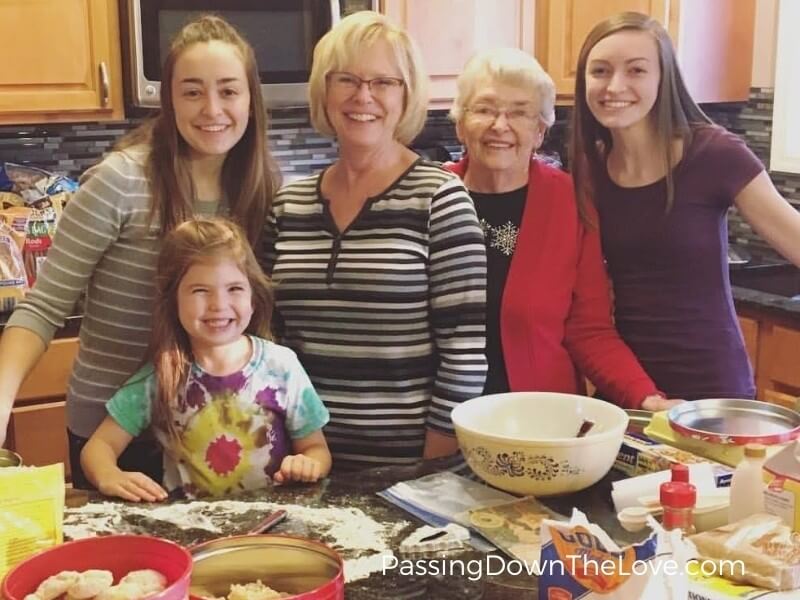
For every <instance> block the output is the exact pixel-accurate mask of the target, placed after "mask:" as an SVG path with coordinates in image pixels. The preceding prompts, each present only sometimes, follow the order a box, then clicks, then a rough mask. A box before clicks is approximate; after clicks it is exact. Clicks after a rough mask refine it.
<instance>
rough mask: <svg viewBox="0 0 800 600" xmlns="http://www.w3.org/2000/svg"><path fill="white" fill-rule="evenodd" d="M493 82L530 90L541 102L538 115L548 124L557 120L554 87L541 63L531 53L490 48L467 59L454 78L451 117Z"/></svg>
mask: <svg viewBox="0 0 800 600" xmlns="http://www.w3.org/2000/svg"><path fill="white" fill-rule="evenodd" d="M487 80H488V81H496V82H499V83H505V84H508V85H513V86H517V87H520V88H524V89H527V90H530V91H531V93H532V94H534V95H535V97H536V99H537V100H538V101H539V104H540V113H539V114H540V118H541V119H542V122H543V123H544V124H545V125H546V126H547V127H550V126H551V125H552V124H553V123H554V122H555V120H556V113H555V106H556V86H555V84H554V83H553V79H552V78H551V77H550V75H548V74H547V72H546V71H545V70H544V69H543V68H542V65H540V64H539V62H538V61H537V60H536V59H535V58H534V57H533V56H531V55H530V54H528V53H526V52H523V51H522V50H519V49H517V48H492V49H490V50H484V51H482V52H479V53H478V54H476V55H474V56H473V57H472V58H470V59H469V61H467V64H466V66H465V67H464V70H463V71H462V72H461V75H459V76H458V80H457V81H456V86H457V90H456V97H455V99H454V100H453V105H452V106H451V107H450V118H451V119H452V120H453V121H458V120H459V119H461V117H462V116H463V114H464V109H465V108H466V107H467V105H468V104H469V103H470V102H471V101H472V98H473V97H474V96H475V94H476V93H477V92H478V91H479V87H480V85H481V84H483V83H485V82H486V81H487Z"/></svg>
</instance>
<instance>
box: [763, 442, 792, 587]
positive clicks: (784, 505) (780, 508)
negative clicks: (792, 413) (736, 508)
mask: <svg viewBox="0 0 800 600" xmlns="http://www.w3.org/2000/svg"><path fill="white" fill-rule="evenodd" d="M797 448H798V446H796V445H795V444H790V445H788V446H786V447H785V448H784V449H783V450H781V451H780V452H779V453H778V454H776V455H775V456H772V457H770V458H768V459H767V462H766V463H764V481H766V482H767V483H768V484H769V485H768V486H767V489H766V491H765V492H764V510H766V512H768V513H769V514H771V515H775V516H778V517H780V518H781V519H783V522H784V523H786V524H787V525H788V526H789V527H791V528H792V530H794V531H798V532H800V462H798V460H797V456H796V455H795V451H796V450H797ZM798 598H800V593H799V594H798Z"/></svg>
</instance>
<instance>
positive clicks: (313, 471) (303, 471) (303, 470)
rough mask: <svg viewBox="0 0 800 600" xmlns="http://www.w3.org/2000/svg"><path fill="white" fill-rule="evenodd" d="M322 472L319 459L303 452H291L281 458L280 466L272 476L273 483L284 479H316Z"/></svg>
mask: <svg viewBox="0 0 800 600" xmlns="http://www.w3.org/2000/svg"><path fill="white" fill-rule="evenodd" d="M321 474H322V466H321V465H320V464H319V461H317V460H314V459H313V458H310V457H308V456H306V455H305V454H292V455H289V456H287V457H286V458H284V459H283V462H282V463H281V468H280V469H279V470H278V471H275V475H274V476H273V477H272V479H273V481H275V483H285V482H286V481H307V482H311V481H316V480H317V479H319V478H320V475H321Z"/></svg>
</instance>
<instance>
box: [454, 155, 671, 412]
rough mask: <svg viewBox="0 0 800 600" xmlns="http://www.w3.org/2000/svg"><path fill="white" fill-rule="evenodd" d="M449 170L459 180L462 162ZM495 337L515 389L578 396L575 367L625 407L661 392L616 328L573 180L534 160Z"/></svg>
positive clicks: (594, 235)
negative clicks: (497, 338)
mask: <svg viewBox="0 0 800 600" xmlns="http://www.w3.org/2000/svg"><path fill="white" fill-rule="evenodd" d="M446 167H447V168H448V169H450V170H451V171H453V172H454V173H457V174H458V175H460V176H461V177H463V176H464V174H465V173H466V170H467V159H466V158H465V159H463V160H461V161H460V162H458V163H455V164H448V165H446ZM500 334H501V335H500V339H501V343H502V347H503V357H504V359H505V363H506V372H507V374H508V383H509V385H510V388H511V390H512V391H525V390H531V391H532V390H535V391H551V392H567V393H583V391H584V385H583V379H582V378H581V377H580V375H579V373H578V372H577V370H576V368H575V365H577V367H578V368H579V369H580V371H581V372H582V373H583V374H584V375H585V376H586V377H588V378H589V380H590V381H591V382H592V383H594V385H596V386H597V389H598V391H599V392H600V394H601V395H602V396H603V397H605V398H608V399H609V400H612V401H614V402H616V403H617V404H619V405H620V406H623V407H625V408H638V407H639V406H640V405H641V403H642V400H644V398H645V397H647V396H649V395H651V394H656V393H658V389H657V388H656V386H655V384H654V383H653V381H652V379H650V377H648V375H647V373H645V372H644V370H643V369H642V367H641V365H640V364H639V361H638V360H637V359H636V357H635V356H634V355H633V353H632V352H631V350H630V349H629V348H628V347H627V346H626V345H625V343H624V342H623V341H622V339H620V337H619V334H618V333H617V330H616V329H615V328H614V325H613V323H612V317H611V297H610V293H609V286H608V279H607V276H606V272H605V266H604V264H603V258H602V253H601V250H600V235H599V232H598V231H597V229H596V228H589V227H585V226H584V225H583V224H582V223H581V221H580V219H579V217H578V210H577V204H576V201H575V194H574V192H573V188H572V180H571V179H570V177H569V175H567V174H566V173H564V172H563V171H560V170H558V169H556V168H554V167H551V166H549V165H546V164H544V163H542V162H540V161H537V160H536V159H533V160H532V161H531V165H530V171H529V179H528V196H527V199H526V201H525V209H524V211H523V214H522V224H521V226H520V232H519V235H518V237H517V246H516V250H515V251H514V256H513V258H512V259H511V267H510V268H509V272H508V279H507V280H506V285H505V289H504V290H503V301H502V307H501V311H500Z"/></svg>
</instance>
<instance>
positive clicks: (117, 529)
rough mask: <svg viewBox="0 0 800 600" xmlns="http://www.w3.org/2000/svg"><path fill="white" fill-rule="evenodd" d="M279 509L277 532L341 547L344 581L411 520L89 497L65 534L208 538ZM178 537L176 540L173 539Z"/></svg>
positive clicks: (371, 563)
mask: <svg viewBox="0 0 800 600" xmlns="http://www.w3.org/2000/svg"><path fill="white" fill-rule="evenodd" d="M278 509H284V510H286V512H287V515H288V516H287V519H286V521H284V522H283V523H281V524H280V525H279V526H278V527H276V528H275V530H273V531H276V532H280V533H286V534H289V535H298V536H301V537H308V538H312V539H316V540H319V541H322V542H324V543H325V544H327V545H328V546H330V547H331V548H334V549H335V550H336V551H337V552H339V553H340V554H341V556H342V558H343V559H344V563H345V569H344V572H345V580H346V581H356V580H358V579H363V578H365V577H368V576H369V575H370V574H371V573H375V572H377V571H380V570H381V569H382V567H383V556H385V555H389V556H393V552H392V551H391V549H390V547H389V540H390V539H392V538H395V537H397V535H398V534H399V533H400V532H401V531H402V530H403V529H404V528H406V527H408V526H409V525H410V523H409V522H408V521H399V522H397V523H386V524H384V523H379V522H378V521H376V520H375V519H373V518H372V517H370V516H369V515H367V514H366V513H365V512H364V511H363V510H361V509H359V508H352V507H351V508H341V507H327V508H313V507H309V506H302V505H299V504H277V503H272V502H242V501H236V500H219V501H214V502H204V501H195V502H188V503H176V504H167V505H130V504H120V503H114V502H93V503H89V504H86V505H84V506H82V507H80V508H68V509H66V510H65V514H64V535H65V536H66V537H67V538H69V539H80V538H85V537H92V536H96V535H107V534H113V533H139V534H141V533H151V532H152V529H154V528H157V527H158V524H159V523H162V524H167V525H169V527H172V528H178V529H180V530H195V531H197V530H200V531H201V532H206V533H207V535H206V536H205V537H206V539H211V538H214V537H219V536H224V535H230V534H232V533H242V532H241V531H235V532H232V531H231V530H230V523H231V518H232V517H234V516H236V515H243V514H245V513H251V512H253V513H258V514H262V515H263V514H267V513H268V512H271V511H275V510H278ZM175 541H179V542H180V540H175Z"/></svg>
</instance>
